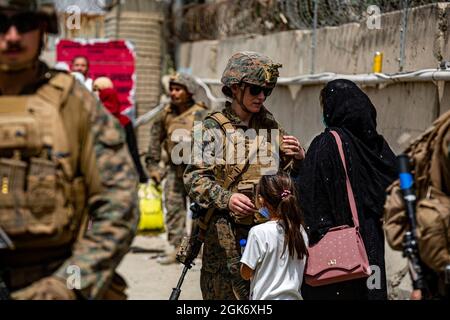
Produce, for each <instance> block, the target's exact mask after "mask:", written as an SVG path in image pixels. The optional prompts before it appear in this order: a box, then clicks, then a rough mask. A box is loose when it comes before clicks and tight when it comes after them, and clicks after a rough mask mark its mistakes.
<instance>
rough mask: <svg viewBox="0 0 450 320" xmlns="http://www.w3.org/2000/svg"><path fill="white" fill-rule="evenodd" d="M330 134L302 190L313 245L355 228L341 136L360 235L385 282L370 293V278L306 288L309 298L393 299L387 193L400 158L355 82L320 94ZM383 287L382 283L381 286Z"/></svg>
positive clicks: (309, 163)
mask: <svg viewBox="0 0 450 320" xmlns="http://www.w3.org/2000/svg"><path fill="white" fill-rule="evenodd" d="M320 99H321V105H322V108H323V117H324V118H323V120H324V124H325V125H326V126H327V128H326V129H325V131H324V132H323V133H321V134H320V135H319V136H317V137H316V138H315V139H314V140H313V142H312V143H311V145H310V147H309V149H308V152H307V154H306V158H305V160H304V161H303V164H302V168H301V170H300V175H299V177H298V187H299V191H300V199H301V206H302V208H303V210H304V215H305V223H306V226H307V230H308V233H309V236H310V244H315V243H317V242H318V241H319V240H320V239H321V237H323V236H324V235H325V233H326V232H327V230H328V229H329V228H331V227H335V226H340V225H344V224H347V225H353V221H352V215H351V211H350V206H349V201H348V197H347V190H346V182H345V181H346V178H345V172H344V168H343V166H342V162H341V159H340V156H339V151H338V147H337V144H336V140H335V139H334V137H333V136H332V134H331V133H330V130H334V131H336V132H337V133H338V134H339V136H340V137H341V140H342V144H343V149H344V153H345V158H346V164H347V169H348V175H349V179H350V182H351V185H352V189H353V192H354V194H355V201H356V206H357V209H358V217H359V223H360V232H361V236H362V238H363V241H364V245H365V248H366V251H367V255H368V258H369V263H370V265H371V266H374V265H375V266H378V268H379V269H377V268H373V269H375V272H377V273H378V275H379V276H380V277H381V278H379V279H378V280H381V281H376V280H377V279H375V280H374V281H373V282H371V283H372V285H373V286H377V284H379V286H378V287H377V288H371V289H369V288H368V286H367V285H366V280H367V279H357V280H351V281H346V282H341V283H336V284H332V285H326V286H320V287H309V286H307V285H304V287H303V294H304V297H305V299H370V300H372V299H387V290H386V271H385V263H384V234H383V230H382V224H381V216H382V213H383V205H384V201H385V189H386V188H387V187H388V186H389V185H390V184H391V182H392V181H393V180H395V178H396V165H395V155H394V153H393V152H392V150H391V148H390V147H389V145H388V144H387V142H386V140H384V138H383V137H382V136H381V135H379V134H378V133H377V130H376V126H377V123H376V116H377V114H376V110H375V107H374V106H373V104H372V102H371V101H370V100H369V98H368V97H367V95H366V94H365V93H364V92H363V91H361V89H359V88H358V86H357V85H356V84H355V83H353V82H351V81H349V80H343V79H338V80H334V81H331V82H329V83H328V84H327V85H326V86H325V88H324V89H323V90H322V91H321V94H320ZM377 282H378V283H377Z"/></svg>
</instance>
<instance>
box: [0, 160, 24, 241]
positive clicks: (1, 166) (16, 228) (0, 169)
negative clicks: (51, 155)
mask: <svg viewBox="0 0 450 320" xmlns="http://www.w3.org/2000/svg"><path fill="white" fill-rule="evenodd" d="M26 167H27V164H26V163H25V162H23V161H20V160H15V159H6V158H1V159H0V226H1V227H2V228H3V229H4V230H5V231H6V232H7V233H8V234H11V235H12V234H14V233H15V232H20V231H23V230H24V223H23V220H22V219H21V212H22V209H23V208H24V206H25V193H24V185H25V172H26Z"/></svg>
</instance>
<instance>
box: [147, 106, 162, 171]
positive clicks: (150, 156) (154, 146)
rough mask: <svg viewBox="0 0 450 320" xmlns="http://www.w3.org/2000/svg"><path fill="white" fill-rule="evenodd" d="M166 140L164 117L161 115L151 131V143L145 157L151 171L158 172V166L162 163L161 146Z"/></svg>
mask: <svg viewBox="0 0 450 320" xmlns="http://www.w3.org/2000/svg"><path fill="white" fill-rule="evenodd" d="M164 139H166V130H165V128H164V116H163V114H160V115H159V116H158V118H157V119H156V120H155V122H154V123H153V125H152V127H151V129H150V143H149V145H148V152H147V154H146V156H145V163H146V164H147V169H148V170H149V171H152V170H158V168H159V167H158V164H159V162H160V161H161V144H162V142H163V141H164Z"/></svg>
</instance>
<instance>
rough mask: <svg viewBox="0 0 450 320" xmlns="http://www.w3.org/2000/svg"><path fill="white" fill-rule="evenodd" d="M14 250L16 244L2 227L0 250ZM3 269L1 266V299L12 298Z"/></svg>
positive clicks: (0, 231) (0, 230) (0, 229)
mask: <svg viewBox="0 0 450 320" xmlns="http://www.w3.org/2000/svg"><path fill="white" fill-rule="evenodd" d="M5 249H6V250H13V249H14V244H13V242H12V241H11V239H9V237H8V235H7V234H6V233H5V232H4V231H3V229H2V228H1V227H0V250H5ZM2 276H3V269H2V268H1V266H0V300H11V295H10V292H9V289H8V287H7V286H6V283H5V281H4V280H3V277H2Z"/></svg>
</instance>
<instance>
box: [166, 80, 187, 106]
mask: <svg viewBox="0 0 450 320" xmlns="http://www.w3.org/2000/svg"><path fill="white" fill-rule="evenodd" d="M169 92H170V99H171V101H172V103H173V104H174V105H180V104H183V103H186V102H188V101H189V99H190V98H191V95H190V94H189V93H188V92H187V91H186V88H185V87H184V86H182V85H179V84H175V83H173V84H171V85H170V86H169Z"/></svg>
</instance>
